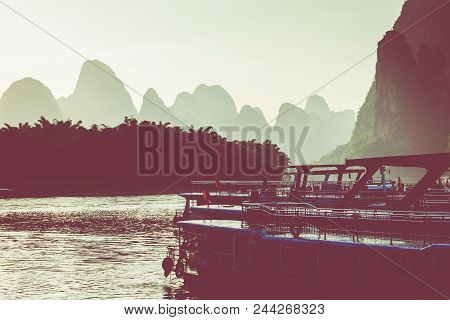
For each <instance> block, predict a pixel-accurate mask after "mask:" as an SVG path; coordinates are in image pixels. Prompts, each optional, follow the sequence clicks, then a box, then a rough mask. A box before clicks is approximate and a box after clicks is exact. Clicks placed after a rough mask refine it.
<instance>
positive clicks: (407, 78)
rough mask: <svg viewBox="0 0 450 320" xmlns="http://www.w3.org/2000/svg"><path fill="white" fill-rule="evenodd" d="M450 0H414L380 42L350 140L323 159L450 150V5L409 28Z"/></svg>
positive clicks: (332, 160) (337, 159)
mask: <svg viewBox="0 0 450 320" xmlns="http://www.w3.org/2000/svg"><path fill="white" fill-rule="evenodd" d="M445 2H446V1H438V0H431V1H428V0H426V1H425V0H408V1H407V2H406V3H405V5H404V7H403V10H402V13H401V15H400V17H399V19H398V20H397V22H396V24H395V27H394V30H392V31H389V32H387V33H386V35H385V36H384V38H383V39H382V40H381V41H380V42H379V44H378V52H377V66H376V76H375V82H374V84H373V85H372V87H371V89H370V91H369V93H368V95H367V98H366V101H365V102H364V104H363V106H362V107H361V109H360V111H359V114H358V118H357V122H356V126H355V130H354V132H353V135H352V138H351V140H350V142H349V143H347V144H345V145H342V146H339V147H338V148H337V149H336V150H335V151H333V152H332V153H331V154H330V155H328V156H326V157H324V158H322V161H323V162H336V161H343V160H344V158H346V157H348V158H354V157H367V156H383V155H399V154H414V153H432V152H444V151H445V150H446V148H447V137H448V134H449V132H450V81H449V77H448V66H449V61H448V60H447V57H449V56H450V47H449V45H448V44H449V38H448V30H450V20H449V19H448V17H450V5H447V6H446V7H444V8H443V9H441V10H440V11H437V12H436V13H435V14H434V15H433V16H431V17H429V18H428V19H426V20H424V22H423V24H422V23H420V24H418V25H417V26H415V27H414V28H411V29H409V30H408V31H407V32H406V33H405V34H402V33H400V32H399V30H406V29H408V28H407V24H408V23H409V22H411V23H413V21H416V22H417V21H419V17H424V16H426V15H427V14H428V13H430V12H433V10H435V9H436V8H437V7H438V6H439V5H441V4H443V3H445Z"/></svg>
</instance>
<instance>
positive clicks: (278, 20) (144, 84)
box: [0, 0, 404, 120]
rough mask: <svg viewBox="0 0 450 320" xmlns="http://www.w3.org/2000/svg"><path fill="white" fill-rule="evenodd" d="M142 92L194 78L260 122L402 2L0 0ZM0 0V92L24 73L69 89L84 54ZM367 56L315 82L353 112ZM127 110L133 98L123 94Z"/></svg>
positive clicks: (378, 27) (355, 53)
mask: <svg viewBox="0 0 450 320" xmlns="http://www.w3.org/2000/svg"><path fill="white" fill-rule="evenodd" d="M1 2H4V3H7V4H8V5H10V6H11V7H13V8H14V9H16V10H17V11H19V12H20V13H22V14H23V15H24V16H26V17H28V18H29V19H30V20H33V21H34V22H35V23H37V24H38V25H40V26H41V27H43V28H45V29H46V30H48V31H49V32H50V33H52V34H53V35H54V36H56V37H58V38H59V39H61V40H62V41H64V42H66V43H68V44H69V45H70V46H71V47H73V48H74V49H76V50H77V51H79V52H81V53H83V54H84V55H86V56H87V57H89V58H91V59H99V60H101V61H103V62H104V63H106V64H107V65H109V66H110V67H111V68H112V69H113V70H114V71H115V72H116V74H117V75H118V77H119V78H120V79H122V81H124V82H125V83H127V84H129V85H130V86H132V87H134V88H135V89H137V90H138V91H139V92H142V93H145V91H146V89H147V88H148V87H153V88H155V89H156V91H157V92H158V93H159V95H160V96H161V97H162V99H163V100H164V101H165V102H166V104H168V105H171V104H172V103H173V101H174V99H175V97H176V95H177V94H178V93H180V92H182V91H189V92H192V91H193V90H194V89H195V87H196V86H197V85H198V84H200V83H205V84H209V85H211V84H221V85H222V86H223V87H224V88H225V89H226V90H227V91H228V92H229V93H230V94H231V95H232V96H233V98H234V99H235V102H236V104H237V106H238V108H240V107H241V106H242V105H244V104H250V105H252V106H259V107H261V108H262V109H263V111H264V113H265V114H266V116H267V117H268V120H271V118H272V117H274V116H275V115H276V113H277V111H278V107H279V105H280V104H282V103H284V102H292V103H295V102H298V101H299V100H300V99H302V98H303V97H305V96H307V95H309V94H310V93H311V92H312V91H314V90H315V89H316V88H318V87H320V86H321V85H323V84H324V83H325V82H327V81H328V80H330V79H331V78H333V77H334V76H336V75H337V74H339V73H340V72H342V71H343V70H344V69H346V68H347V67H349V66H351V65H352V64H354V63H355V62H356V61H358V60H359V59H361V58H362V57H364V56H366V55H367V54H369V53H370V52H371V51H373V50H375V49H376V45H377V42H378V41H379V40H380V39H381V38H382V36H383V34H384V33H385V32H386V31H387V30H389V29H391V28H392V26H393V24H394V22H395V20H396V18H397V17H398V15H399V13H400V11H401V6H402V4H403V2H404V0H341V1H337V0H278V1H275V0H270V1H268V0H252V1H249V0H247V1H246V0H176V1H174V0H128V1H122V0H117V1H111V0H46V1H44V0H14V1H12V0H1ZM1 2H0V34H1V37H0V41H1V47H0V48H1V59H0V72H1V75H0V91H1V92H3V91H4V90H6V88H7V87H8V86H9V85H10V84H11V83H12V82H13V81H15V80H18V79H21V78H24V77H27V76H31V77H34V78H37V79H39V80H41V81H42V82H43V83H44V84H45V85H47V86H48V87H50V88H51V90H52V91H53V93H54V94H55V96H56V97H57V98H58V97H60V96H65V95H68V94H70V93H71V92H73V89H74V87H75V83H76V80H77V77H78V75H79V70H80V67H81V65H82V63H83V59H82V58H80V57H79V56H77V55H76V54H74V53H73V52H71V51H70V50H68V49H67V48H65V47H63V46H62V45H61V44H59V43H58V42H56V41H55V40H54V39H52V38H50V37H49V36H48V35H45V34H44V33H42V32H41V31H40V30H38V29H36V28H35V27H34V26H32V25H31V24H30V23H29V22H27V21H25V20H24V19H23V18H21V17H19V16H17V15H16V14H14V13H12V12H11V11H10V10H8V9H7V8H5V7H4V6H3V5H2V4H1ZM375 61H376V56H375V55H374V56H372V57H371V58H369V59H368V60H366V61H365V62H363V63H362V64H360V65H359V66H358V67H356V68H354V69H353V70H352V71H350V72H349V73H347V74H346V75H344V76H343V77H341V78H339V79H338V80H337V81H335V82H334V83H332V84H331V85H329V86H328V87H326V88H325V89H323V90H321V91H320V93H319V94H320V95H322V96H323V97H325V99H326V100H327V101H328V103H329V104H330V106H331V107H332V109H334V110H342V109H347V108H351V109H355V110H356V109H357V108H358V107H359V106H360V105H361V104H362V102H363V101H364V97H365V95H366V93H367V91H368V89H369V87H370V83H371V82H372V80H373V77H374V71H375ZM132 96H133V100H134V102H135V105H136V107H137V108H140V106H141V102H142V98H141V97H138V96H136V95H132Z"/></svg>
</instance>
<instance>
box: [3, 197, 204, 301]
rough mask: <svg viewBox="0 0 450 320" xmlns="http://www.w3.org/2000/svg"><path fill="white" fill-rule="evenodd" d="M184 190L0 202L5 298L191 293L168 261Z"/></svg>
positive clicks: (144, 296) (149, 296)
mask: <svg viewBox="0 0 450 320" xmlns="http://www.w3.org/2000/svg"><path fill="white" fill-rule="evenodd" d="M183 206H184V200H183V198H181V197H178V196H176V195H168V196H167V195H165V196H139V197H95V198H93V197H83V198H81V197H80V198H42V199H2V200H0V299H114V298H119V299H185V298H195V297H194V296H192V295H191V294H190V293H189V292H188V291H186V290H185V289H184V288H183V287H182V281H180V280H177V279H166V278H164V276H163V273H162V268H161V261H162V259H163V258H164V257H165V254H166V248H167V246H168V245H174V244H176V237H175V232H176V228H174V227H173V226H172V217H173V214H174V212H175V210H176V209H181V208H183Z"/></svg>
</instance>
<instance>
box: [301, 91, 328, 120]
mask: <svg viewBox="0 0 450 320" xmlns="http://www.w3.org/2000/svg"><path fill="white" fill-rule="evenodd" d="M305 111H306V112H307V113H310V114H315V115H317V116H319V117H320V118H322V119H324V120H325V119H328V118H329V117H330V115H331V110H330V107H329V106H328V103H327V102H326V101H325V99H324V98H322V97H321V96H318V95H313V96H310V97H309V98H308V101H307V102H306V107H305Z"/></svg>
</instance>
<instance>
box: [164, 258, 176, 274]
mask: <svg viewBox="0 0 450 320" xmlns="http://www.w3.org/2000/svg"><path fill="white" fill-rule="evenodd" d="M173 266H174V262H173V259H172V258H170V257H166V258H164V260H163V262H162V268H163V269H164V277H166V278H167V277H168V276H169V274H170V273H171V272H172V270H173Z"/></svg>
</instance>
